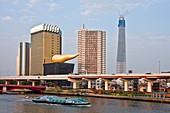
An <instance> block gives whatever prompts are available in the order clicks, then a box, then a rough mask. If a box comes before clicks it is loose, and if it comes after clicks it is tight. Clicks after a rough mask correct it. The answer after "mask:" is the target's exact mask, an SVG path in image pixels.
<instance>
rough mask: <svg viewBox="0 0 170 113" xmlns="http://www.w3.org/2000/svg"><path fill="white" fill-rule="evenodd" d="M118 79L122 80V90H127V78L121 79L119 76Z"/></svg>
mask: <svg viewBox="0 0 170 113" xmlns="http://www.w3.org/2000/svg"><path fill="white" fill-rule="evenodd" d="M119 80H122V81H123V82H124V91H128V82H129V80H128V79H122V78H119Z"/></svg>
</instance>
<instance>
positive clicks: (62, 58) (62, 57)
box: [52, 53, 79, 62]
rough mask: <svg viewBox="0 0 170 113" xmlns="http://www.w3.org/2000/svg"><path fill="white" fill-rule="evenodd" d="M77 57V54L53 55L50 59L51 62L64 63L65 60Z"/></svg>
mask: <svg viewBox="0 0 170 113" xmlns="http://www.w3.org/2000/svg"><path fill="white" fill-rule="evenodd" d="M78 55H79V53H77V54H74V55H70V54H66V55H54V56H53V57H52V62H65V61H67V60H71V59H73V58H76V57H77V56H78Z"/></svg>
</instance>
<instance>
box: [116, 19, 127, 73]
mask: <svg viewBox="0 0 170 113" xmlns="http://www.w3.org/2000/svg"><path fill="white" fill-rule="evenodd" d="M118 27H119V34H118V49H117V64H116V65H117V66H116V73H120V74H121V73H126V40H125V19H124V16H120V17H119V24H118Z"/></svg>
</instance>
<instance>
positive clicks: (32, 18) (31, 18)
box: [19, 16, 37, 23]
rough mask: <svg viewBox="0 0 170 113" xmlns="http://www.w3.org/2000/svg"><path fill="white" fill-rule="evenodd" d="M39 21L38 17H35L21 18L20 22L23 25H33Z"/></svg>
mask: <svg viewBox="0 0 170 113" xmlns="http://www.w3.org/2000/svg"><path fill="white" fill-rule="evenodd" d="M36 20H37V17H35V16H21V17H20V19H19V21H20V22H21V23H32V22H35V21H36Z"/></svg>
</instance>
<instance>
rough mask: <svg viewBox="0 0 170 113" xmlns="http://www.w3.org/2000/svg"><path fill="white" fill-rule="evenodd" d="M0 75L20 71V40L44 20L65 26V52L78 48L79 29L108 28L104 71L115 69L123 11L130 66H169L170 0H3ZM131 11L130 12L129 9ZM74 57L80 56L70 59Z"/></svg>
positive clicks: (142, 68) (0, 3) (135, 69)
mask: <svg viewBox="0 0 170 113" xmlns="http://www.w3.org/2000/svg"><path fill="white" fill-rule="evenodd" d="M0 9H1V10H0V26H1V27H0V75H16V57H17V50H18V47H19V43H20V42H25V41H26V42H30V29H31V28H32V27H34V26H36V25H39V24H42V23H48V24H54V25H57V26H58V27H59V28H60V29H61V30H62V33H63V34H62V38H63V43H62V47H63V50H62V53H63V54H75V53H77V52H78V49H77V46H78V44H77V43H78V42H77V40H78V30H79V29H80V28H82V26H83V24H85V27H86V28H87V29H89V30H103V31H106V45H107V46H106V60H107V62H106V68H107V69H106V73H107V74H111V73H115V70H116V54H117V42H118V26H117V25H118V20H119V16H120V15H121V14H125V20H126V51H127V55H126V56H127V59H126V60H127V71H128V70H133V73H146V72H154V73H157V72H159V68H160V71H162V72H165V71H170V50H169V49H170V29H169V26H170V22H169V19H170V0H0ZM126 12H128V13H126ZM68 62H70V63H75V69H74V72H77V58H76V59H73V60H70V61H68Z"/></svg>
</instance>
